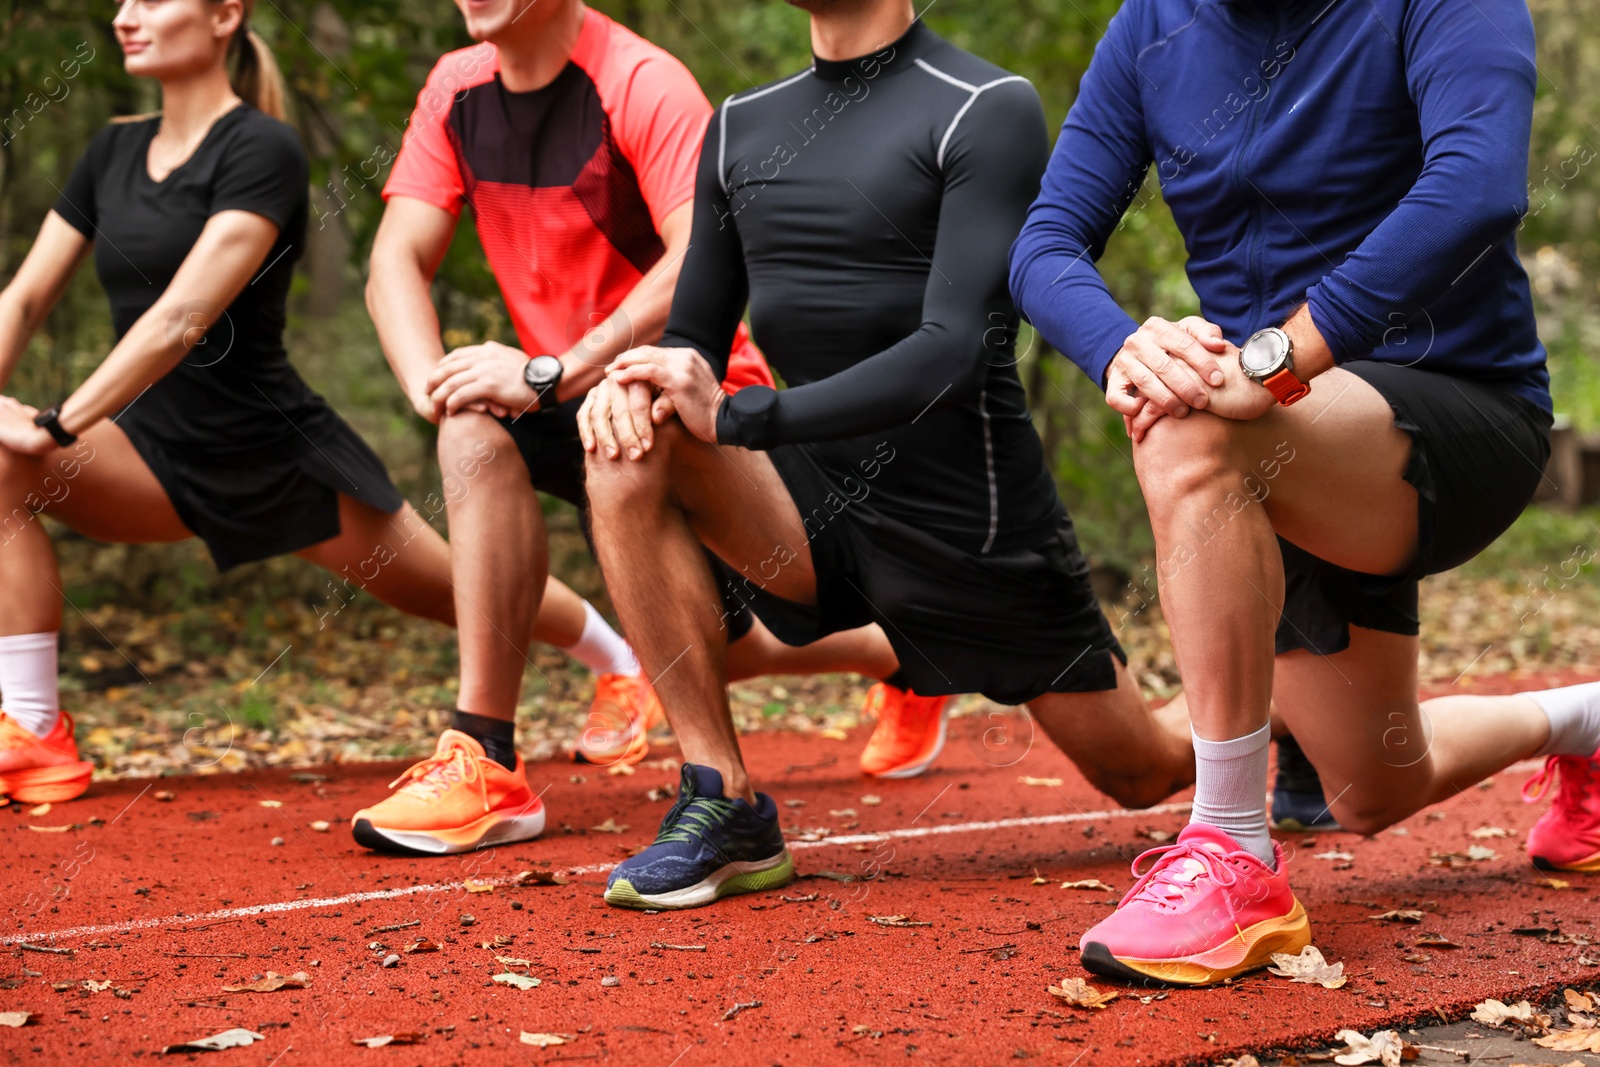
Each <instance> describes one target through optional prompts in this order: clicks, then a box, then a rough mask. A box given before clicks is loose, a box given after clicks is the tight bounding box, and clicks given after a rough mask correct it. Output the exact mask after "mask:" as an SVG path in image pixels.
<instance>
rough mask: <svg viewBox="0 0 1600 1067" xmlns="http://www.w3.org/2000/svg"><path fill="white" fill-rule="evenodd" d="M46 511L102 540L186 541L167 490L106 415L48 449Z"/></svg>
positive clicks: (44, 478) (43, 481) (44, 482)
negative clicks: (76, 436)
mask: <svg viewBox="0 0 1600 1067" xmlns="http://www.w3.org/2000/svg"><path fill="white" fill-rule="evenodd" d="M41 473H42V478H41V486H40V494H41V496H42V497H43V498H44V499H46V500H47V501H49V503H47V504H46V506H45V509H44V510H45V513H46V514H48V515H50V516H51V517H52V518H56V519H59V520H61V521H62V522H64V523H66V524H67V525H68V526H70V527H72V528H73V529H74V530H77V531H78V532H79V533H81V534H85V535H87V536H89V537H93V538H94V539H96V540H98V541H111V542H115V543H121V544H150V543H155V542H163V541H183V540H187V539H188V538H190V537H193V536H194V534H193V532H192V531H191V530H190V529H189V528H188V527H186V526H185V525H184V524H183V520H182V519H180V518H179V517H178V513H177V511H176V510H175V509H174V508H173V506H172V501H171V499H170V498H169V497H168V496H167V491H166V489H164V488H162V485H161V482H160V481H159V480H157V478H156V476H155V474H154V473H152V472H151V470H150V467H149V465H148V464H146V463H145V461H144V458H143V457H142V456H140V455H139V452H138V450H137V449H135V448H134V447H133V442H132V441H130V440H128V435H127V434H125V433H123V432H122V429H121V428H120V427H118V426H117V424H116V423H115V422H112V421H111V420H110V419H102V420H101V421H100V422H98V423H96V424H95V425H94V426H93V427H91V428H90V429H89V430H88V431H87V432H86V433H84V434H83V436H82V437H81V438H80V439H79V440H78V442H77V443H76V444H74V445H72V446H70V447H68V448H62V449H58V450H56V451H54V452H51V453H49V454H47V455H46V456H45V457H44V459H43V461H42V465H41Z"/></svg>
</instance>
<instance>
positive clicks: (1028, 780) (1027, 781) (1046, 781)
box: [1017, 774, 1061, 789]
mask: <svg viewBox="0 0 1600 1067" xmlns="http://www.w3.org/2000/svg"><path fill="white" fill-rule="evenodd" d="M1017 781H1019V782H1021V783H1022V784H1023V785H1042V786H1048V787H1049V788H1051V789H1054V788H1055V787H1057V786H1059V785H1060V784H1061V779H1060V778H1032V777H1029V776H1028V775H1026V774H1023V775H1018V776H1017Z"/></svg>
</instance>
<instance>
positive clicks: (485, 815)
mask: <svg viewBox="0 0 1600 1067" xmlns="http://www.w3.org/2000/svg"><path fill="white" fill-rule="evenodd" d="M396 786H399V788H398V789H396V790H395V792H394V794H393V795H392V796H390V797H388V798H387V799H386V800H383V801H380V802H379V803H377V804H374V805H373V806H372V807H370V808H362V809H361V810H360V811H358V812H356V813H355V814H354V815H352V816H351V817H350V829H351V833H352V834H354V836H355V839H356V842H357V843H358V844H362V845H365V846H366V847H368V848H371V849H377V850H379V851H382V852H403V853H410V854H418V853H420V854H422V855H429V856H442V855H448V854H450V853H455V852H471V851H473V850H474V849H479V848H488V847H490V846H492V845H508V844H510V843H512V842H513V841H527V840H530V839H532V838H535V837H538V836H539V835H540V834H541V833H543V832H544V804H543V802H541V801H540V800H539V798H538V797H536V796H534V794H533V790H531V789H529V788H528V777H527V770H526V769H525V768H524V767H523V765H522V757H521V756H518V757H517V769H516V770H514V771H508V770H506V769H505V768H504V767H502V766H501V765H500V764H499V763H497V762H495V761H494V760H492V759H490V758H489V757H488V756H486V755H484V752H483V746H482V745H480V744H479V743H478V741H477V739H476V738H473V737H469V736H467V735H466V734H464V733H462V732H461V731H459V730H446V731H445V732H444V733H442V734H440V735H439V746H438V747H437V748H436V749H434V751H433V755H431V756H429V757H428V758H427V759H425V760H423V761H422V762H421V763H418V764H415V765H413V766H411V767H409V768H407V770H406V772H405V773H404V774H402V775H401V776H400V777H398V778H396V779H395V780H394V781H392V782H390V783H389V788H391V789H394V788H395V787H396Z"/></svg>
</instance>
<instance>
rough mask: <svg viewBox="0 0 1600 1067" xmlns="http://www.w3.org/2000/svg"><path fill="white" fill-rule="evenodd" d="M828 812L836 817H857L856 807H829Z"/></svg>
mask: <svg viewBox="0 0 1600 1067" xmlns="http://www.w3.org/2000/svg"><path fill="white" fill-rule="evenodd" d="M828 814H829V815H831V816H833V817H834V818H835V819H854V818H855V817H856V809H855V808H829V809H828Z"/></svg>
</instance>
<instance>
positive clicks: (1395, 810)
mask: <svg viewBox="0 0 1600 1067" xmlns="http://www.w3.org/2000/svg"><path fill="white" fill-rule="evenodd" d="M1419 806H1420V804H1419V803H1416V802H1415V801H1414V798H1413V797H1412V796H1411V795H1410V794H1409V793H1406V792H1404V791H1398V792H1397V791H1394V790H1389V789H1365V790H1363V789H1357V788H1351V789H1347V790H1345V791H1344V792H1343V793H1342V794H1340V795H1339V796H1338V797H1336V798H1335V799H1334V800H1333V801H1332V802H1331V803H1330V804H1329V805H1328V811H1329V812H1330V813H1331V814H1332V815H1333V817H1334V818H1335V819H1337V820H1339V826H1340V827H1341V828H1343V829H1345V830H1348V831H1349V832H1351V833H1353V834H1361V835H1362V836H1363V837H1370V836H1372V835H1373V834H1377V833H1382V832H1383V831H1384V830H1387V829H1388V828H1389V827H1391V826H1393V825H1394V824H1395V823H1397V822H1400V821H1401V820H1402V819H1405V818H1407V817H1408V816H1410V815H1412V814H1414V813H1415V812H1416V810H1417V808H1418V807H1419Z"/></svg>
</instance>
